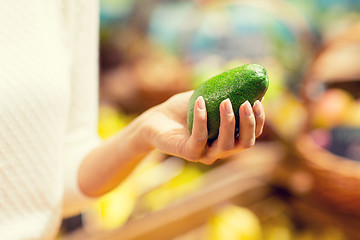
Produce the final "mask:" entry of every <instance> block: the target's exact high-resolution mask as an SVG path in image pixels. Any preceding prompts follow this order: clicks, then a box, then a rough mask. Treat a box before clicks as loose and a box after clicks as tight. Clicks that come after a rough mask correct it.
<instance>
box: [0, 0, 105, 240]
mask: <svg viewBox="0 0 360 240" xmlns="http://www.w3.org/2000/svg"><path fill="white" fill-rule="evenodd" d="M0 9H1V14H0V239H6V240H12V239H52V238H54V236H55V234H56V233H57V230H58V227H59V223H60V220H61V217H62V216H63V215H64V214H66V215H69V214H72V213H76V211H79V209H80V207H81V206H83V203H84V201H88V200H89V199H87V198H86V197H85V196H84V195H82V194H81V192H80V190H79V189H78V185H77V171H78V167H79V164H80V162H81V160H82V159H83V157H84V156H85V155H86V154H87V153H88V152H89V151H90V149H92V148H93V147H94V146H96V145H97V144H98V143H99V138H98V136H97V133H96V130H97V129H96V127H97V102H98V98H97V87H98V83H97V76H98V75H97V73H98V72H97V68H98V62H97V58H98V53H97V47H98V3H97V2H96V1H95V0H31V1H29V0H16V1H0Z"/></svg>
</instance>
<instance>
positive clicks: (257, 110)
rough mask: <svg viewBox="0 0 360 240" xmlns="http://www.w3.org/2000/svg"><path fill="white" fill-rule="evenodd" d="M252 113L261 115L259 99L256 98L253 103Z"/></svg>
mask: <svg viewBox="0 0 360 240" xmlns="http://www.w3.org/2000/svg"><path fill="white" fill-rule="evenodd" d="M254 113H255V115H256V116H257V117H261V116H262V115H263V111H262V108H261V103H260V101H259V100H256V101H255V103H254Z"/></svg>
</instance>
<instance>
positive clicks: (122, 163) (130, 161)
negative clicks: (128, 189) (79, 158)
mask: <svg viewBox="0 0 360 240" xmlns="http://www.w3.org/2000/svg"><path fill="white" fill-rule="evenodd" d="M146 134H147V129H146V127H145V117H144V116H140V117H139V118H137V119H136V120H134V121H133V122H132V123H130V124H129V125H128V126H127V127H126V128H124V129H123V130H122V131H120V132H119V133H118V134H116V135H115V136H114V137H112V138H110V139H108V140H106V141H104V142H103V143H102V144H101V145H100V146H99V147H97V148H95V149H94V150H92V151H91V152H90V153H89V154H88V155H87V156H86V157H85V159H84V160H83V162H82V164H81V165H80V168H79V172H78V184H79V187H80V189H81V191H82V192H83V193H84V194H85V195H88V196H100V195H102V194H104V193H106V192H108V191H110V190H112V189H113V188H114V187H116V186H117V185H118V184H119V183H121V182H122V181H123V180H124V179H125V178H126V177H127V176H128V175H129V174H130V173H131V172H132V171H133V169H134V168H135V167H136V166H137V165H138V163H139V162H140V161H141V159H142V158H143V157H144V156H145V155H146V154H147V153H149V151H151V149H152V147H151V145H150V144H149V142H148V141H147V137H146Z"/></svg>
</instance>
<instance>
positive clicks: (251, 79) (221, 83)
mask: <svg viewBox="0 0 360 240" xmlns="http://www.w3.org/2000/svg"><path fill="white" fill-rule="evenodd" d="M268 86H269V78H268V75H267V72H266V69H265V68H264V67H262V66H260V65H258V64H246V65H243V66H240V67H236V68H234V69H230V70H228V71H225V72H223V73H221V74H219V75H216V76H215V77H212V78H210V79H209V80H207V81H206V82H204V83H202V84H201V85H200V86H199V87H198V88H196V89H195V91H194V93H193V94H192V96H191V98H190V102H189V106H188V112H187V124H188V128H189V130H190V133H191V132H192V127H193V117H194V103H195V101H196V99H197V98H198V97H199V96H202V97H203V98H204V100H205V105H206V110H207V128H208V142H212V141H214V140H215V139H216V138H217V137H218V135H219V127H220V111H219V107H220V103H221V102H222V101H224V100H225V99H227V98H229V99H230V101H231V104H232V107H233V110H234V114H235V118H236V127H235V128H236V129H237V130H236V131H238V129H239V108H240V106H241V104H243V103H244V102H245V101H246V100H248V101H249V102H250V104H251V105H253V104H254V102H255V101H256V100H261V99H262V98H263V96H264V95H265V93H266V90H267V89H268ZM234 134H236V133H234Z"/></svg>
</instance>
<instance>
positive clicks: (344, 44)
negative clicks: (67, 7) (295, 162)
mask: <svg viewBox="0 0 360 240" xmlns="http://www.w3.org/2000/svg"><path fill="white" fill-rule="evenodd" d="M359 34H360V22H358V23H356V24H354V25H352V26H349V28H348V29H346V30H345V31H344V32H343V33H342V34H339V35H338V36H337V37H335V38H333V39H332V40H331V41H329V42H327V43H326V44H325V45H324V47H323V48H322V49H321V50H320V51H319V53H318V54H317V56H316V57H315V59H314V61H313V63H312V64H311V67H310V69H309V70H308V72H307V74H306V76H305V78H304V81H303V83H302V87H301V88H302V100H303V101H304V103H305V106H306V107H307V111H308V123H307V126H306V129H305V130H304V131H303V132H304V133H303V134H302V135H301V136H299V137H298V138H297V139H296V141H295V143H294V145H295V148H296V151H297V153H298V155H299V157H300V159H301V161H302V162H303V163H304V165H305V166H306V167H307V168H308V169H309V171H310V172H311V173H312V175H313V177H314V186H313V187H314V189H313V190H314V191H313V194H314V195H315V196H316V197H318V198H319V199H320V200H322V201H323V202H324V203H328V204H330V206H331V207H332V208H331V210H340V211H341V212H343V213H348V214H353V215H356V216H360V163H359V162H356V161H353V160H350V159H347V158H344V157H340V156H338V155H335V154H333V153H331V152H329V151H327V150H326V149H323V148H322V147H320V146H319V145H317V143H315V141H314V140H313V138H312V137H311V136H310V134H309V132H310V131H311V120H312V117H313V111H314V109H311V108H312V106H313V100H314V98H313V96H314V92H315V93H316V92H317V89H318V87H317V86H319V85H325V86H327V88H332V87H335V88H342V89H344V90H345V91H348V90H350V91H349V92H351V90H352V91H355V92H357V90H358V88H359V84H360V83H359V80H360V71H359V68H358V67H354V66H353V65H351V66H350V65H347V64H342V65H341V64H340V65H339V64H337V63H336V61H337V58H336V56H342V57H343V60H344V58H346V59H347V62H354V61H353V59H354V58H356V59H357V60H356V61H355V62H358V60H359V59H360V58H359V55H358V54H356V52H354V53H353V54H352V53H351V51H345V52H346V55H344V51H343V50H344V49H348V48H349V47H351V46H355V45H356V46H358V44H359V43H360V35H359ZM329 70H331V71H329ZM350 83H351V85H350ZM343 86H351V87H350V89H349V88H343ZM354 86H355V87H356V88H354ZM355 95H356V96H354V97H358V94H357V93H356V94H355Z"/></svg>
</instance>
